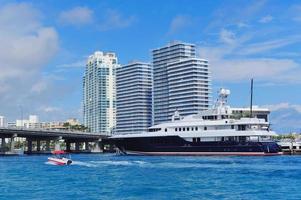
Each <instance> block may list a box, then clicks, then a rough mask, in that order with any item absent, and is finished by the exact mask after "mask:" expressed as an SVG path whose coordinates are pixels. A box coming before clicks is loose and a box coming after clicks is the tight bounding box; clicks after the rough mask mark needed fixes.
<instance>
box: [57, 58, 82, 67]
mask: <svg viewBox="0 0 301 200" xmlns="http://www.w3.org/2000/svg"><path fill="white" fill-rule="evenodd" d="M85 66H86V59H85V60H78V61H75V62H73V63H65V64H60V65H58V66H57V67H58V68H79V67H85Z"/></svg>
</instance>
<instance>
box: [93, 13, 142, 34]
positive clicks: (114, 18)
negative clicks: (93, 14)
mask: <svg viewBox="0 0 301 200" xmlns="http://www.w3.org/2000/svg"><path fill="white" fill-rule="evenodd" d="M135 20H136V18H135V17H134V16H129V17H125V16H123V15H122V14H121V13H120V12H119V11H117V10H111V9H110V10H107V12H106V14H105V15H104V18H103V20H101V21H100V22H99V23H100V25H99V29H100V30H101V31H109V30H112V29H121V28H126V27H128V26H130V25H131V24H132V23H133V22H134V21H135Z"/></svg>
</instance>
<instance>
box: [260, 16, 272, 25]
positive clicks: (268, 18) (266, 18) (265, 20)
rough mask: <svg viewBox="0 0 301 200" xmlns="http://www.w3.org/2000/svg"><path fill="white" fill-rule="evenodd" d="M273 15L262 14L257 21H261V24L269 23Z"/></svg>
mask: <svg viewBox="0 0 301 200" xmlns="http://www.w3.org/2000/svg"><path fill="white" fill-rule="evenodd" d="M273 19H274V18H273V17H272V16H271V15H267V16H264V17H262V18H261V19H260V20H259V23H263V24H266V23H269V22H271V21H273Z"/></svg>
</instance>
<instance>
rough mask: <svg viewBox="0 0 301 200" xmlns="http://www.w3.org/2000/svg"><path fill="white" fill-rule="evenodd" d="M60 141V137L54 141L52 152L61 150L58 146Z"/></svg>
mask: <svg viewBox="0 0 301 200" xmlns="http://www.w3.org/2000/svg"><path fill="white" fill-rule="evenodd" d="M61 139H62V137H61V136H60V137H58V138H57V139H56V140H55V141H54V150H55V151H58V150H61V146H60V140H61Z"/></svg>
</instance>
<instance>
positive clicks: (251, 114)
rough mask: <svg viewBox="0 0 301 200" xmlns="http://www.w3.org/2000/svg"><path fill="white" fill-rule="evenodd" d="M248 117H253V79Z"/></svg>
mask: <svg viewBox="0 0 301 200" xmlns="http://www.w3.org/2000/svg"><path fill="white" fill-rule="evenodd" d="M250 117H251V118H252V117H253V78H252V79H251V103H250Z"/></svg>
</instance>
